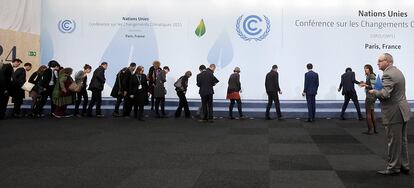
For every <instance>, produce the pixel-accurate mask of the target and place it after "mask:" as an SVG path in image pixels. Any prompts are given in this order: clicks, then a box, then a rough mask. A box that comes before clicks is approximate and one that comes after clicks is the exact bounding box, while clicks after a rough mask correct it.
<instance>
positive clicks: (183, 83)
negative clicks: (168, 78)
mask: <svg viewBox="0 0 414 188" xmlns="http://www.w3.org/2000/svg"><path fill="white" fill-rule="evenodd" d="M191 75H192V73H191V71H187V72H186V73H185V74H184V76H181V77H180V78H179V79H178V80H177V82H180V83H178V85H177V84H174V86H175V91H177V96H178V98H179V102H178V107H177V110H176V111H175V117H176V118H178V117H180V116H181V111H182V110H183V108H184V113H185V118H190V117H191V113H190V108H189V107H188V102H187V98H186V97H185V94H186V93H187V87H188V79H189V78H190V77H191ZM177 86H179V87H177Z"/></svg>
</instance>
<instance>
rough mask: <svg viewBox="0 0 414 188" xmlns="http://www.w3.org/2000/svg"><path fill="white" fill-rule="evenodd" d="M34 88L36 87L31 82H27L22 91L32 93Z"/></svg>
mask: <svg viewBox="0 0 414 188" xmlns="http://www.w3.org/2000/svg"><path fill="white" fill-rule="evenodd" d="M34 86H35V85H34V84H33V83H30V82H29V81H26V82H25V83H24V84H23V86H22V89H23V90H25V91H28V92H31V91H32V89H33V87H34Z"/></svg>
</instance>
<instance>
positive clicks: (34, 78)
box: [28, 65, 47, 117]
mask: <svg viewBox="0 0 414 188" xmlns="http://www.w3.org/2000/svg"><path fill="white" fill-rule="evenodd" d="M46 69H47V66H46V65H42V66H40V67H39V69H37V71H36V72H34V73H33V74H32V75H31V76H30V78H29V80H28V82H30V83H32V84H34V86H33V88H32V90H31V91H30V92H29V96H30V97H32V108H31V110H30V116H32V117H41V114H40V105H41V100H42V95H41V93H42V91H43V87H42V85H41V82H42V79H43V75H44V72H45V70H46Z"/></svg>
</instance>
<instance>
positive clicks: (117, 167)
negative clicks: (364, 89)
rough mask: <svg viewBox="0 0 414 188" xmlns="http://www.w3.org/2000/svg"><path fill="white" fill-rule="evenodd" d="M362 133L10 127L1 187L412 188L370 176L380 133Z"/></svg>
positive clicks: (114, 123)
mask: <svg viewBox="0 0 414 188" xmlns="http://www.w3.org/2000/svg"><path fill="white" fill-rule="evenodd" d="M413 124H414V122H409V124H408V126H409V128H408V130H409V138H408V139H409V143H410V145H409V152H411V153H410V158H411V160H412V161H413V162H414V147H413V146H414V144H412V143H413V142H414V129H412V128H411V125H413ZM363 131H365V121H357V120H346V121H341V120H326V119H320V120H317V121H316V122H314V123H305V122H302V121H301V120H296V119H287V120H281V121H278V120H271V121H266V120H264V119H254V120H251V119H249V120H227V119H218V120H216V121H215V122H214V123H199V122H198V121H197V120H194V119H174V118H166V119H147V121H145V122H139V121H136V120H134V119H124V118H101V119H98V118H69V119H49V118H45V119H28V118H24V119H9V120H4V121H0V187H2V188H4V187H13V188H14V187H139V188H141V187H144V188H145V187H151V188H152V187H162V188H166V187H196V188H197V187H246V188H255V187H263V188H265V187H277V188H281V187H289V188H291V187H305V188H312V187H323V188H335V187H375V188H381V187H387V188H390V187H404V188H409V187H414V178H413V177H412V176H414V175H411V176H407V175H398V176H394V177H386V176H381V175H377V174H376V173H375V172H376V171H377V170H381V169H384V167H385V154H386V145H385V137H384V128H383V127H382V126H379V131H380V133H379V134H378V135H372V136H368V135H363V134H361V132H363ZM411 164H413V163H411ZM411 169H414V165H411Z"/></svg>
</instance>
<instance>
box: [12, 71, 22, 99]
mask: <svg viewBox="0 0 414 188" xmlns="http://www.w3.org/2000/svg"><path fill="white" fill-rule="evenodd" d="M25 82H26V70H25V69H24V68H23V67H20V68H17V69H16V70H15V71H14V72H13V75H12V83H11V96H12V97H13V98H15V99H19V98H24V90H23V89H22V86H23V84H24V83H25Z"/></svg>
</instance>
